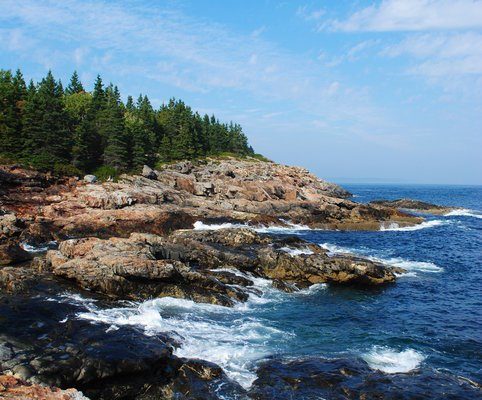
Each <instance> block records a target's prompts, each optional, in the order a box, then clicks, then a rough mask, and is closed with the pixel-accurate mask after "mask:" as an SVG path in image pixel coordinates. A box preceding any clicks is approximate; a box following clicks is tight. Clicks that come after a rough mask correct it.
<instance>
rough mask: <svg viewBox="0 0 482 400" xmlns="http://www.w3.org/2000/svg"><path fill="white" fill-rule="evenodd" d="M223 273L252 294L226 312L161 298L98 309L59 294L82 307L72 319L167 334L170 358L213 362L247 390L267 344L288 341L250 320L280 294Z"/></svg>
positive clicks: (269, 350)
mask: <svg viewBox="0 0 482 400" xmlns="http://www.w3.org/2000/svg"><path fill="white" fill-rule="evenodd" d="M225 270H226V271H230V272H232V273H235V274H237V275H240V276H244V277H246V278H249V279H251V280H252V281H253V282H254V288H255V289H256V291H253V293H252V294H250V297H249V300H248V301H247V302H246V303H239V304H237V305H235V307H233V308H229V307H222V306H218V305H212V304H203V303H195V302H193V301H191V300H185V299H175V298H171V297H165V298H159V299H154V300H148V301H145V302H142V303H134V302H130V303H126V304H125V306H122V307H115V308H110V309H100V308H98V307H97V306H96V305H95V303H93V302H91V301H86V300H85V299H83V298H82V297H80V296H78V295H71V296H70V298H69V296H64V298H63V299H61V301H73V302H78V304H79V305H81V306H83V307H85V311H82V312H79V313H78V314H77V317H78V318H81V319H86V320H90V321H92V322H94V323H105V324H107V325H108V326H109V327H108V328H107V330H115V329H118V327H119V326H122V325H132V326H139V327H142V328H143V329H144V331H145V333H146V334H147V335H155V334H157V333H169V334H170V335H171V336H172V337H174V338H175V339H177V340H178V341H179V342H180V347H179V348H177V349H176V350H175V354H176V355H178V356H180V357H188V358H200V359H204V360H207V361H211V362H214V363H216V364H218V365H220V366H221V367H223V369H224V370H225V371H226V373H227V374H228V376H229V377H230V378H232V379H234V380H236V381H237V382H239V383H240V384H241V385H243V386H244V387H249V386H250V385H251V383H252V382H253V380H254V379H256V374H255V373H254V372H253V371H254V370H255V364H256V361H258V360H260V359H262V358H265V357H267V356H268V355H270V354H271V353H272V351H273V348H272V347H271V345H270V343H277V342H280V341H283V340H288V339H289V338H290V337H291V336H292V334H290V333H287V332H283V331H281V330H278V329H276V328H274V327H271V326H269V324H268V323H267V321H265V320H264V319H262V318H258V317H255V316H254V315H255V309H256V307H259V306H262V305H263V304H265V303H267V302H270V301H273V300H274V299H276V298H277V296H286V294H284V293H282V292H280V291H278V290H276V289H274V288H273V287H272V285H271V282H270V281H268V280H266V279H262V278H257V277H254V276H251V275H249V274H245V273H242V272H240V271H237V270H232V269H225Z"/></svg>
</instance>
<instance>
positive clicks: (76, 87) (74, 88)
mask: <svg viewBox="0 0 482 400" xmlns="http://www.w3.org/2000/svg"><path fill="white" fill-rule="evenodd" d="M84 91H85V90H84V87H83V86H82V82H80V79H79V75H78V74H77V71H74V73H73V74H72V77H71V78H70V83H69V85H68V86H67V88H66V89H65V94H67V95H69V94H75V93H81V92H84Z"/></svg>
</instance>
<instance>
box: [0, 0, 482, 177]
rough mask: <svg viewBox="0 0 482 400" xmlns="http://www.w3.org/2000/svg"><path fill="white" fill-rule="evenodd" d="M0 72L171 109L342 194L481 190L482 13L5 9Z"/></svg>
mask: <svg viewBox="0 0 482 400" xmlns="http://www.w3.org/2000/svg"><path fill="white" fill-rule="evenodd" d="M0 10H1V12H0V68H7V69H8V68H10V69H16V68H17V67H20V68H21V69H22V70H23V72H24V74H25V76H26V78H33V79H34V80H39V79H41V77H43V76H44V75H45V73H46V71H47V70H48V69H52V71H53V72H54V74H55V76H57V77H59V78H61V79H62V81H63V82H66V81H68V79H69V77H70V75H71V73H72V71H73V70H74V69H76V70H77V71H78V72H79V74H80V76H81V78H82V80H83V82H84V84H85V85H86V86H87V87H89V88H91V86H92V83H93V80H94V78H95V76H96V75H97V73H100V74H101V76H102V77H103V78H104V81H112V82H114V83H116V84H118V86H119V87H120V89H121V91H122V94H123V95H124V96H126V95H127V94H132V95H136V96H137V94H139V93H140V92H142V93H145V94H148V95H149V97H150V98H151V100H152V102H153V103H154V105H156V106H159V105H160V104H161V103H162V102H163V101H166V100H167V99H169V98H170V97H177V98H181V99H183V100H185V101H186V102H187V103H188V104H190V105H191V106H192V107H193V108H195V109H197V110H199V111H200V112H202V113H204V112H207V113H215V114H216V115H217V116H219V117H220V118H221V119H223V120H233V121H236V122H239V123H241V124H242V125H243V127H244V129H245V132H246V134H247V135H248V137H249V139H250V142H251V143H252V144H253V146H254V147H255V149H256V150H257V151H258V152H260V153H263V154H265V155H266V156H268V157H270V158H271V159H273V160H275V161H278V162H281V163H285V164H295V165H301V166H304V167H307V168H309V169H310V170H312V171H313V172H315V173H316V174H318V175H319V176H320V177H323V178H327V179H331V180H334V181H337V182H393V183H457V184H482V156H481V153H482V1H481V0H384V1H362V0H353V1H341V0H340V1H328V0H326V1H321V0H320V1H316V0H312V1H274V0H256V1H255V0H243V1H241V0H239V1H234V0H231V1H227V0H224V1H222V0H191V1H187V0H178V1H122V2H121V1H105V0H104V1H89V0H63V1H44V0H15V1H10V0H0Z"/></svg>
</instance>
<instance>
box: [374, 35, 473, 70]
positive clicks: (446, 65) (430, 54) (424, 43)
mask: <svg viewBox="0 0 482 400" xmlns="http://www.w3.org/2000/svg"><path fill="white" fill-rule="evenodd" d="M382 54H383V55H387V56H390V57H399V56H406V55H408V56H411V57H414V58H416V59H419V60H420V62H419V63H417V64H416V65H415V66H412V67H411V68H410V72H412V73H415V74H422V75H429V76H443V75H452V76H454V75H467V74H482V34H480V33H475V32H466V33H457V34H421V35H415V36H410V37H408V38H406V39H405V40H403V41H401V42H400V43H397V44H395V45H392V46H388V47H386V48H385V49H384V50H383V52H382Z"/></svg>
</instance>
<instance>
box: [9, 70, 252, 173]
mask: <svg viewBox="0 0 482 400" xmlns="http://www.w3.org/2000/svg"><path fill="white" fill-rule="evenodd" d="M226 152H229V153H233V154H236V155H240V156H245V155H254V151H253V148H252V147H251V146H249V144H248V140H247V138H246V136H245V134H244V133H243V130H242V128H241V126H240V125H239V124H235V123H232V122H230V123H229V124H227V123H221V122H220V121H219V120H218V119H217V118H216V117H215V116H214V115H212V116H209V115H204V116H201V115H200V114H199V113H197V112H194V111H193V110H192V109H191V108H190V107H189V106H187V105H186V104H185V103H184V102H183V101H181V100H175V99H171V100H170V101H169V103H168V104H163V105H162V106H161V107H160V108H159V109H157V110H156V109H154V108H153V106H152V104H151V102H150V101H149V98H148V97H147V96H146V95H140V96H139V97H138V98H137V100H136V101H135V100H134V99H133V98H132V97H131V96H129V97H127V101H126V102H125V104H124V102H123V101H122V100H121V94H120V92H119V89H118V88H117V86H114V85H113V84H112V83H111V84H108V85H104V84H103V82H102V79H101V77H100V76H97V79H96V81H95V84H94V88H93V90H92V91H91V92H89V91H86V90H85V89H84V86H83V85H82V83H81V81H80V79H79V76H78V74H77V72H74V73H73V75H72V78H71V79H70V82H69V84H68V86H67V87H66V88H65V89H64V87H63V86H62V83H61V81H60V80H56V79H55V78H54V76H53V74H52V73H51V72H50V71H49V72H48V73H47V76H45V78H43V79H42V80H41V81H40V82H39V83H37V84H35V83H34V82H33V81H32V80H31V81H30V83H29V84H28V85H27V84H26V83H25V80H24V78H23V75H22V73H21V71H20V70H17V71H16V72H15V73H12V71H10V70H0V155H3V156H4V157H6V158H8V159H11V160H17V161H20V162H23V163H26V164H28V165H31V166H33V167H35V168H38V169H41V170H51V171H56V172H59V173H67V172H71V173H89V172H95V171H99V169H100V170H102V169H104V170H106V169H107V170H108V171H110V172H112V173H119V172H126V171H135V170H138V169H139V168H140V167H142V166H143V165H144V164H147V165H149V166H151V167H152V166H155V165H156V164H157V163H159V162H170V161H174V160H180V159H190V158H196V157H203V156H215V155H219V154H222V153H226Z"/></svg>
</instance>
